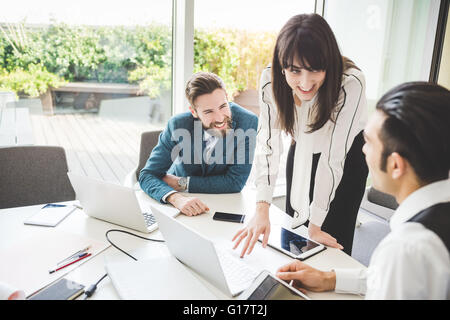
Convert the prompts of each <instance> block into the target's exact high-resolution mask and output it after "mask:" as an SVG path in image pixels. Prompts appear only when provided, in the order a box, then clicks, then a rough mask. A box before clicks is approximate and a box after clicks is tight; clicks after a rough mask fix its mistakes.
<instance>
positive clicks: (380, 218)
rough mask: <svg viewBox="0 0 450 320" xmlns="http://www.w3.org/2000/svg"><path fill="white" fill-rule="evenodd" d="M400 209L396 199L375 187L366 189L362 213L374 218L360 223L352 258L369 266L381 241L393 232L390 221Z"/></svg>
mask: <svg viewBox="0 0 450 320" xmlns="http://www.w3.org/2000/svg"><path fill="white" fill-rule="evenodd" d="M397 207H398V203H397V202H396V201H395V198H394V197H393V196H391V195H389V194H386V193H384V192H381V191H378V190H376V189H374V188H373V187H368V188H366V192H365V193H364V198H363V200H362V202H361V206H360V211H363V212H364V213H366V214H369V215H371V216H372V217H373V219H372V220H370V221H366V222H364V223H361V222H359V224H360V225H359V226H358V227H357V228H356V229H355V235H354V239H353V248H352V257H353V258H355V259H356V260H358V261H359V262H361V263H362V264H364V265H365V266H368V265H369V262H370V258H371V256H372V253H373V251H374V250H375V248H376V247H377V246H378V244H379V243H380V241H381V240H383V238H384V237H385V236H386V235H387V234H388V233H389V232H390V231H391V228H390V226H389V220H390V219H391V217H392V215H393V214H394V212H395V210H396V209H397Z"/></svg>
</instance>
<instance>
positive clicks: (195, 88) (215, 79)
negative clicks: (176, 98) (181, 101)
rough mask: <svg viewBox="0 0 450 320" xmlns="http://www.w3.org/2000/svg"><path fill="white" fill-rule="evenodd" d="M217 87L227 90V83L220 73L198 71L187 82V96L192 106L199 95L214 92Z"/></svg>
mask: <svg viewBox="0 0 450 320" xmlns="http://www.w3.org/2000/svg"><path fill="white" fill-rule="evenodd" d="M216 89H223V90H225V83H224V82H223V81H222V79H220V78H219V76H218V75H216V74H214V73H211V72H197V73H195V74H193V75H192V77H191V79H189V81H188V82H187V84H186V98H187V99H188V101H189V103H190V104H191V106H192V107H194V108H195V106H194V101H195V99H197V98H198V97H199V96H201V95H204V94H208V93H212V92H213V91H214V90H216Z"/></svg>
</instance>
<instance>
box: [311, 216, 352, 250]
mask: <svg viewBox="0 0 450 320" xmlns="http://www.w3.org/2000/svg"><path fill="white" fill-rule="evenodd" d="M308 234H309V238H310V239H312V240H314V241H317V242H319V243H321V244H323V245H326V246H328V247H332V248H337V249H341V250H342V249H344V247H343V246H341V245H340V244H339V243H338V242H337V240H336V238H333V237H332V236H331V235H330V234H329V233H326V232H324V231H322V230H321V229H320V227H319V226H317V225H315V224H313V223H311V221H310V222H309V226H308Z"/></svg>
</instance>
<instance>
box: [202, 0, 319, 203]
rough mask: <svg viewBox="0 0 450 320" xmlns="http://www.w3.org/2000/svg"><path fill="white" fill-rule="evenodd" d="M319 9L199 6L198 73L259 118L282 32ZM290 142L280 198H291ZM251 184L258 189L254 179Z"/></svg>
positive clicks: (304, 5)
mask: <svg viewBox="0 0 450 320" xmlns="http://www.w3.org/2000/svg"><path fill="white" fill-rule="evenodd" d="M314 9H315V1H314V0H308V1H298V0H283V1H273V0H246V1H241V0H229V1H209V0H195V9H194V10H195V12H194V27H195V32H194V71H201V70H202V71H210V72H214V73H216V74H217V75H219V76H220V77H221V78H222V79H223V80H224V82H225V84H226V86H227V91H228V97H229V98H230V99H232V100H234V101H235V102H236V103H238V104H239V105H241V106H243V107H245V108H247V109H249V110H251V111H253V112H254V113H255V114H257V115H259V106H258V91H257V90H258V86H259V79H260V76H261V72H262V70H263V69H264V68H265V67H266V66H267V65H268V64H269V63H271V61H272V54H273V49H274V46H275V41H276V37H277V35H278V32H279V31H280V29H281V28H282V27H283V25H284V24H285V23H286V22H287V21H288V20H289V19H290V18H291V17H292V16H294V15H297V14H301V13H313V12H314ZM284 142H285V143H284V151H285V152H284V155H283V156H282V159H281V161H280V164H281V165H280V168H279V174H278V182H277V184H278V186H279V187H278V188H277V189H276V190H275V194H274V196H278V195H282V194H284V193H285V187H284V184H285V164H286V156H287V151H288V149H289V145H290V138H289V137H287V136H286V137H285V139H284ZM247 183H248V184H249V185H251V186H253V175H252V174H251V175H250V177H249V180H248V182H247ZM283 209H284V208H283Z"/></svg>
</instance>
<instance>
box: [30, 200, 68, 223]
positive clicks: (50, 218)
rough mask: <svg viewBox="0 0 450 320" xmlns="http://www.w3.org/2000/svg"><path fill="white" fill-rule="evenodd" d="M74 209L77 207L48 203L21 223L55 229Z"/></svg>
mask: <svg viewBox="0 0 450 320" xmlns="http://www.w3.org/2000/svg"><path fill="white" fill-rule="evenodd" d="M75 209H77V207H76V206H73V205H64V204H54V203H49V204H46V205H45V206H43V207H42V208H40V209H39V210H38V212H36V213H35V214H33V215H32V216H31V217H29V218H27V219H26V220H25V221H24V222H23V223H24V224H31V225H35V226H44V227H55V226H56V225H57V224H58V223H60V222H61V221H63V220H64V219H65V218H66V217H67V216H68V215H69V214H71V213H72V212H73V211H74V210H75Z"/></svg>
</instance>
